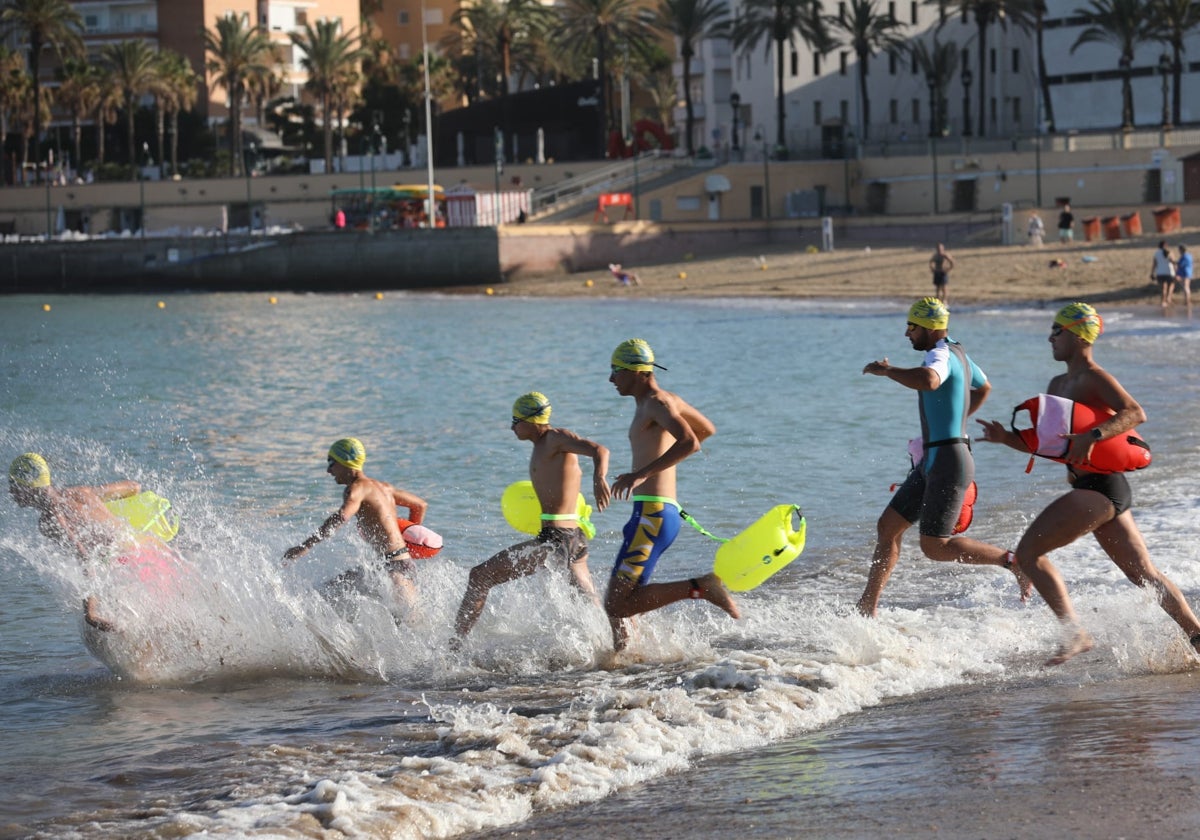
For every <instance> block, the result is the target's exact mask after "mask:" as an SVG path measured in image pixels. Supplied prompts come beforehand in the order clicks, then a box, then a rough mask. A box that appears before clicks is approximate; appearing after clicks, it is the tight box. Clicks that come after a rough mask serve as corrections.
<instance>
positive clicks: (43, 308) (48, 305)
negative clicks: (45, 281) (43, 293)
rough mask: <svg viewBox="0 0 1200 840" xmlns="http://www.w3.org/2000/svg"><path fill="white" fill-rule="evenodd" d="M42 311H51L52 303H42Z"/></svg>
mask: <svg viewBox="0 0 1200 840" xmlns="http://www.w3.org/2000/svg"><path fill="white" fill-rule="evenodd" d="M42 311H43V312H49V311H50V304H48V303H43V304H42Z"/></svg>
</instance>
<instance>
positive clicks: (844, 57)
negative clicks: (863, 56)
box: [838, 50, 850, 76]
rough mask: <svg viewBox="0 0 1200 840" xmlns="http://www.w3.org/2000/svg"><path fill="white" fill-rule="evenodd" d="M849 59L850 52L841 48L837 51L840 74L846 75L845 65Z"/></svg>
mask: <svg viewBox="0 0 1200 840" xmlns="http://www.w3.org/2000/svg"><path fill="white" fill-rule="evenodd" d="M849 61H850V53H848V52H846V51H845V50H842V51H841V52H839V53H838V73H839V74H840V75H842V76H845V75H846V65H847V64H848V63H849Z"/></svg>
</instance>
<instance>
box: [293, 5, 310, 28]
mask: <svg viewBox="0 0 1200 840" xmlns="http://www.w3.org/2000/svg"><path fill="white" fill-rule="evenodd" d="M307 25H308V10H306V9H296V26H300V27H303V26H307Z"/></svg>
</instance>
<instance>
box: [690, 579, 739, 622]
mask: <svg viewBox="0 0 1200 840" xmlns="http://www.w3.org/2000/svg"><path fill="white" fill-rule="evenodd" d="M696 582H697V583H699V584H700V594H701V595H702V596H703V597H704V600H706V601H708V602H709V603H710V604H716V605H717V606H718V607H720V608H721V609H723V610H725V612H727V613H729V614H730V615H731V616H732V617H733V618H741V617H742V611H741V610H739V609H738V605H737V602H736V601H734V600H733V596H732V595H730V594H729V590H728V589H726V588H725V584H723V583H721V579H720V578H719V577H717V575H716V573H715V572H709V573H708V574H706V575H705V576H704V577H702V578H700V579H699V580H698V581H696Z"/></svg>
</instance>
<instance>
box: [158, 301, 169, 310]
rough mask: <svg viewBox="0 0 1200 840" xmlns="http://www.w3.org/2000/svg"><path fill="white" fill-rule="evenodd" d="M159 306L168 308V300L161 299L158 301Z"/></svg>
mask: <svg viewBox="0 0 1200 840" xmlns="http://www.w3.org/2000/svg"><path fill="white" fill-rule="evenodd" d="M158 308H159V309H166V308H167V304H166V302H164V301H161V300H160V301H159V302H158Z"/></svg>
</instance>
